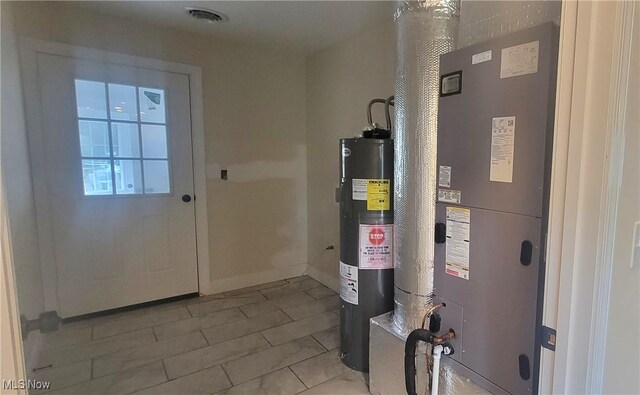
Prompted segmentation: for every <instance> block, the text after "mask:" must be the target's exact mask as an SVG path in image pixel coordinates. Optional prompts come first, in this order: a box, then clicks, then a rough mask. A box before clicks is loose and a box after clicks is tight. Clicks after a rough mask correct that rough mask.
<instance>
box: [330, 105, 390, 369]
mask: <svg viewBox="0 0 640 395" xmlns="http://www.w3.org/2000/svg"><path fill="white" fill-rule="evenodd" d="M392 100H393V97H389V98H388V99H387V100H383V99H374V100H372V101H371V102H370V103H369V107H368V120H369V126H368V127H367V128H366V129H365V130H363V135H362V137H354V138H345V139H341V140H340V188H339V193H340V298H341V305H340V343H341V347H340V350H341V354H340V358H341V359H342V361H343V362H344V364H345V365H347V366H348V367H350V368H351V369H356V370H359V371H368V370H369V319H370V318H372V317H375V316H377V315H380V314H383V313H386V312H388V311H391V310H393V192H392V191H393V140H392V139H391V122H390V117H389V106H390V105H392V104H393V101H392ZM374 103H385V109H386V115H387V129H383V128H381V127H379V126H378V125H377V124H374V123H372V120H371V107H372V105H373V104H374Z"/></svg>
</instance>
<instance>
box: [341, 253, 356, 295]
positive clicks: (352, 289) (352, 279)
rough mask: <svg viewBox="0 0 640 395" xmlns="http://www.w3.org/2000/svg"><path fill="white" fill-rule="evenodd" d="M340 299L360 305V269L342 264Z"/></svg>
mask: <svg viewBox="0 0 640 395" xmlns="http://www.w3.org/2000/svg"><path fill="white" fill-rule="evenodd" d="M340 298H341V299H342V300H344V301H345V302H347V303H351V304H355V305H357V304H358V268H357V267H356V266H351V265H347V264H346V263H344V262H340Z"/></svg>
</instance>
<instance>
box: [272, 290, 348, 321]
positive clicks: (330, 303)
mask: <svg viewBox="0 0 640 395" xmlns="http://www.w3.org/2000/svg"><path fill="white" fill-rule="evenodd" d="M339 307H340V297H339V296H338V295H333V296H329V297H328V298H324V299H320V300H314V301H312V302H308V303H303V304H298V305H295V306H291V307H285V308H284V309H282V311H284V312H285V313H286V314H287V315H288V316H289V317H291V318H293V319H294V320H301V319H303V318H307V317H311V316H313V315H317V314H320V313H324V312H325V311H330V310H335V309H337V308H339Z"/></svg>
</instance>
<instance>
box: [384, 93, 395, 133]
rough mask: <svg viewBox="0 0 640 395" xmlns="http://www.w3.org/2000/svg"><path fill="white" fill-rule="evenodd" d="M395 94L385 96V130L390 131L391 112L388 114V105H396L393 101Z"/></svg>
mask: <svg viewBox="0 0 640 395" xmlns="http://www.w3.org/2000/svg"><path fill="white" fill-rule="evenodd" d="M394 98H395V96H389V97H387V100H386V101H385V103H384V115H385V117H386V118H387V130H388V131H389V132H391V114H389V106H394V107H395V106H396V103H395V102H394V101H393V99H394Z"/></svg>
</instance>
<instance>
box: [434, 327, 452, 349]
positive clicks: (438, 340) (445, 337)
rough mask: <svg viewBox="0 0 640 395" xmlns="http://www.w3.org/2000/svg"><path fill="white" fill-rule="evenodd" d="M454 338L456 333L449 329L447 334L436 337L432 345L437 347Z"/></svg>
mask: <svg viewBox="0 0 640 395" xmlns="http://www.w3.org/2000/svg"><path fill="white" fill-rule="evenodd" d="M454 337H456V332H455V331H454V330H453V329H451V328H449V330H448V331H447V333H445V334H444V335H442V336H436V337H434V338H433V345H434V346H437V345H439V344H442V343H444V342H446V341H448V340H451V339H453V338H454Z"/></svg>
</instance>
